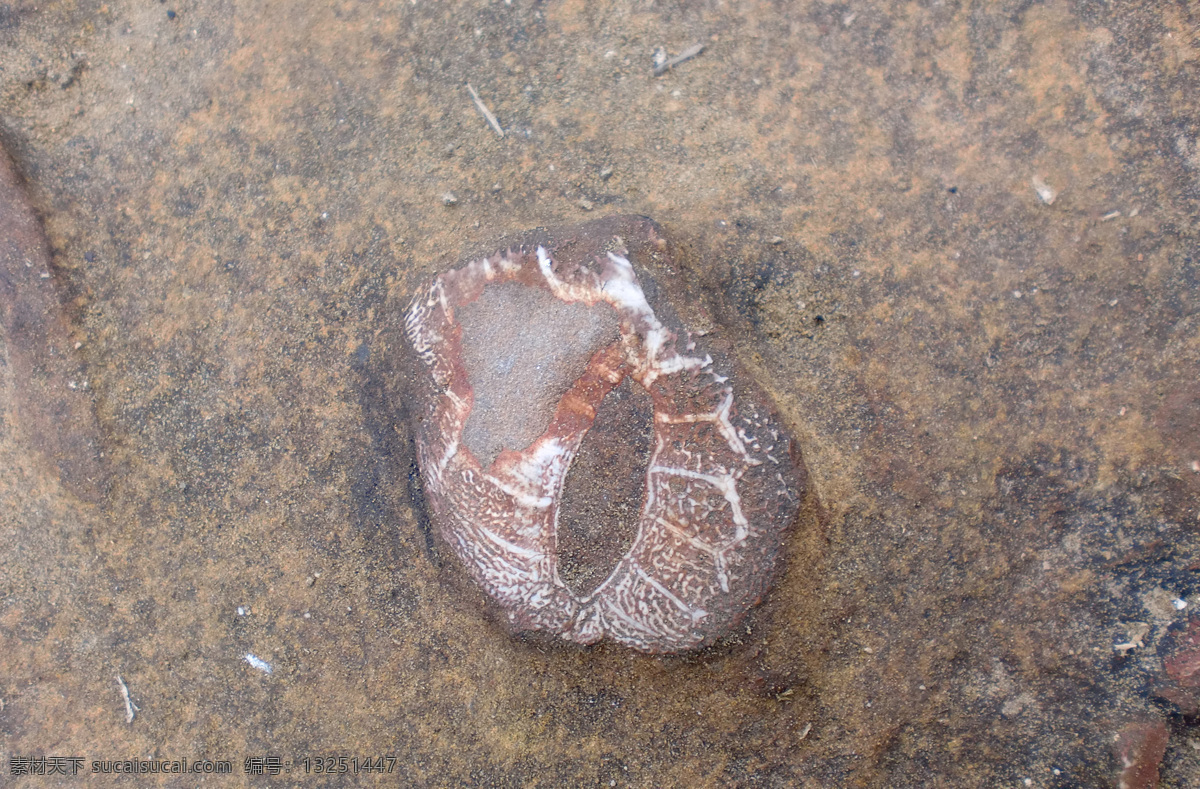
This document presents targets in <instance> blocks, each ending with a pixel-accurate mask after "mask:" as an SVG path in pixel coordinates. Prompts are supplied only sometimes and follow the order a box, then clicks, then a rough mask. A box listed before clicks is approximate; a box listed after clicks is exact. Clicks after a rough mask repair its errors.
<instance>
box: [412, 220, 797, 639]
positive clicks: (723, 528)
mask: <svg viewBox="0 0 1200 789" xmlns="http://www.w3.org/2000/svg"><path fill="white" fill-rule="evenodd" d="M650 263H653V264H655V270H656V271H663V272H665V271H668V270H669V266H670V258H669V252H668V249H667V245H666V242H665V240H664V238H663V235H662V232H661V230H660V229H659V227H658V226H657V225H656V224H655V223H653V222H652V221H650V220H649V219H645V218H643V217H609V218H607V219H602V220H598V221H596V222H590V223H586V224H583V225H578V226H575V227H571V228H564V229H561V230H559V231H550V232H545V231H543V232H536V231H535V232H533V233H531V234H528V235H527V236H526V237H525V238H524V239H523V240H522V241H521V242H519V243H516V244H513V245H511V246H509V247H507V248H505V249H504V250H502V251H498V252H495V253H494V254H491V255H487V256H484V257H480V258H478V259H473V260H469V261H467V262H465V263H463V264H461V265H459V266H457V267H455V268H453V269H451V270H449V271H446V272H444V273H442V274H441V275H439V276H437V277H436V278H435V279H433V281H432V282H430V283H429V284H428V285H427V286H425V287H424V288H422V289H421V290H420V291H419V292H418V294H417V296H416V297H415V298H414V299H413V301H412V303H411V305H410V307H409V309H408V311H407V313H406V315H405V324H404V331H405V335H406V337H407V340H408V343H409V344H410V345H411V349H412V351H413V354H412V364H413V367H414V368H415V369H414V372H413V380H414V382H415V389H414V391H413V392H412V393H411V394H412V397H413V398H414V401H415V408H413V409H412V411H413V414H414V418H415V424H414V434H415V439H416V445H417V460H418V464H419V466H420V469H421V478H422V482H423V487H424V492H425V497H426V499H427V501H428V502H429V506H430V508H431V510H432V519H433V523H434V526H435V528H436V530H437V531H438V533H439V534H440V535H441V537H442V538H443V539H444V540H445V542H446V543H447V544H448V545H449V546H450V547H451V549H452V550H453V551H454V553H455V554H456V555H457V556H458V558H459V559H460V560H461V561H462V563H463V565H464V566H465V568H466V569H467V571H468V572H469V574H470V575H471V577H472V578H473V579H474V580H475V582H476V583H477V584H479V586H480V587H481V588H482V589H483V590H484V591H485V592H486V593H487V594H488V595H489V596H490V597H491V598H492V599H493V600H494V601H495V602H496V603H497V604H498V606H499V608H500V609H501V611H502V612H503V614H504V615H505V616H506V617H507V619H508V621H509V623H510V624H511V625H512V627H513V628H514V629H515V630H517V631H526V630H540V631H547V632H549V633H553V634H557V635H559V636H561V637H562V638H564V639H567V640H569V641H574V642H577V643H580V644H591V643H595V642H597V641H599V640H601V639H603V638H608V639H611V640H613V641H616V642H618V643H620V644H623V645H625V646H628V647H631V648H633V649H636V650H640V651H644V652H652V653H674V652H682V651H687V650H691V649H696V648H698V647H702V646H704V645H706V644H709V643H711V642H712V641H713V640H715V639H717V638H719V637H720V636H722V635H724V634H725V633H727V632H728V631H729V630H730V629H731V628H732V627H733V626H734V625H735V624H736V623H737V622H738V621H739V620H741V618H742V617H743V616H744V614H745V613H746V611H747V609H748V608H750V607H751V606H752V605H754V604H755V602H757V601H758V600H759V599H760V598H761V596H762V595H763V594H764V592H765V591H766V589H767V587H768V586H769V584H770V582H771V579H772V576H773V574H774V571H775V566H776V563H777V558H778V554H779V552H780V548H781V544H782V541H783V537H784V534H785V532H786V530H787V528H788V527H789V526H790V525H791V523H792V522H793V521H794V520H795V517H796V514H797V511H798V509H799V504H800V499H801V497H802V495H803V492H804V485H805V472H804V467H803V464H802V462H801V461H800V459H799V453H798V452H797V451H796V450H795V448H794V446H793V445H792V442H791V439H790V438H789V437H788V436H787V434H786V432H785V430H784V428H783V427H782V426H781V425H780V423H779V421H778V418H777V417H776V416H775V415H774V413H773V410H772V408H771V406H770V404H769V401H768V400H767V398H766V397H765V395H763V394H762V393H761V392H760V391H759V389H758V387H757V386H756V385H755V384H754V383H753V382H752V381H751V380H750V379H749V378H748V376H746V375H745V373H744V372H742V371H739V370H737V369H735V368H734V365H733V363H732V362H731V360H730V359H729V358H728V356H727V355H726V354H724V353H722V352H721V351H720V349H719V348H718V347H716V345H717V344H716V343H715V342H712V341H709V339H708V338H706V337H701V336H697V335H694V334H693V333H692V332H689V331H688V330H686V329H685V328H684V327H683V326H682V325H681V324H680V322H679V321H678V319H676V318H675V313H674V310H673V309H672V308H671V305H670V304H669V303H667V302H666V300H665V299H664V298H659V297H658V296H657V295H656V296H655V297H654V298H653V299H650V298H648V296H647V294H648V293H651V294H657V293H659V288H658V286H657V283H655V282H654V281H652V280H651V279H650V278H649V276H648V269H647V264H650ZM651 300H653V301H655V302H656V303H655V306H653V307H652V306H651ZM620 392H624V394H623V395H622V394H620ZM647 395H648V398H647V397H646V396H647ZM638 398H641V401H642V402H644V403H648V404H650V409H646V410H647V414H649V413H650V412H651V409H652V420H650V421H649V423H648V429H649V430H652V432H651V433H649V435H648V440H647V442H646V446H647V449H648V458H646V459H645V460H644V463H645V465H644V466H643V467H641V468H637V466H638V465H640V463H641V462H642V460H640V459H639V458H638V453H637V452H636V451H634V450H632V449H631V450H629V451H625V450H624V449H622V448H621V447H616V451H615V452H610V453H609V455H608V456H607V457H609V458H612V459H613V460H610V461H602V462H600V463H596V462H591V464H590V465H588V466H587V470H586V471H578V470H576V469H573V467H572V463H573V461H574V460H575V459H576V458H577V456H579V455H580V454H581V444H583V445H584V446H585V448H586V445H587V444H586V442H587V439H588V438H589V431H590V430H591V428H592V427H593V424H594V423H595V422H597V419H598V416H597V415H598V414H600V413H602V412H605V410H606V409H609V410H613V409H615V410H617V411H622V410H629V409H636V408H637V403H638ZM614 404H615V405H614ZM618 416H620V415H619V414H618ZM604 418H605V419H607V418H608V417H604ZM617 424H624V423H622V422H620V419H618V421H617ZM623 431H625V428H620V429H618V430H617V431H616V433H615V434H614V432H613V431H611V430H610V431H609V432H608V433H605V434H603V437H602V438H596V439H595V440H596V441H600V440H605V441H610V440H619V439H620V438H621V433H622V432H623ZM626 432H627V431H626ZM614 435H615V439H614ZM629 438H630V440H631V441H632V440H633V437H632V436H631V437H629ZM610 449H611V448H610ZM598 457H603V455H600V456H598ZM622 458H624V460H625V461H627V465H630V469H629V470H628V471H626V470H623V467H622V466H621V463H622ZM612 463H616V466H615V468H616V470H617V471H616V473H615V474H614V475H612V476H614V477H615V478H616V479H617V482H618V484H620V483H622V482H634V483H636V486H637V489H638V490H639V491H641V501H640V503H638V504H637V505H636V506H635V507H633V508H631V509H632V510H633V511H632V512H631V513H629V514H628V516H627V517H626V518H625V519H624V520H625V521H627V522H629V525H630V532H631V539H630V541H629V544H628V546H627V549H626V550H624V552H623V553H622V554H621V555H619V557H616V558H615V566H613V567H612V570H611V572H608V573H607V574H606V575H604V576H602V580H600V581H599V582H598V584H596V585H595V586H594V588H591V589H587V588H582V589H580V588H574V587H573V584H572V583H569V582H568V579H566V578H565V577H564V573H563V572H562V566H561V564H562V563H561V561H560V559H561V557H560V555H559V554H560V548H561V546H562V543H563V537H564V535H563V534H562V533H561V530H562V528H563V526H562V523H563V518H562V515H563V513H562V509H563V500H564V495H563V491H564V485H565V486H566V487H568V488H570V487H571V485H570V480H571V479H572V475H573V474H584V473H587V474H596V473H598V472H597V470H598V469H600V470H603V469H605V468H609V469H610V470H611V468H613V466H612ZM585 482H586V481H585ZM608 484H609V482H608V481H606V480H603V479H602V480H600V481H599V482H598V483H596V484H593V485H587V484H584V485H582V487H581V488H580V489H582V490H584V491H585V492H588V491H590V492H591V493H594V494H595V495H597V496H601V497H603V496H605V495H607V494H606V486H607V485H608ZM576 487H580V486H576Z"/></svg>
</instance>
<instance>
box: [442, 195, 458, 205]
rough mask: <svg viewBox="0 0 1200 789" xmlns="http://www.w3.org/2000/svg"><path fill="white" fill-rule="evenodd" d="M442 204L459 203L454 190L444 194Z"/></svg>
mask: <svg viewBox="0 0 1200 789" xmlns="http://www.w3.org/2000/svg"><path fill="white" fill-rule="evenodd" d="M442 205H458V198H457V197H455V196H454V192H446V194H444V195H442Z"/></svg>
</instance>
